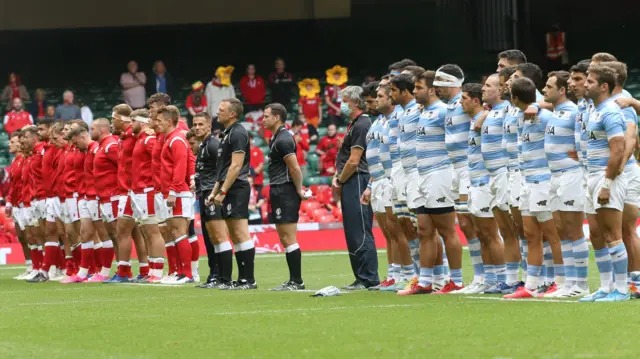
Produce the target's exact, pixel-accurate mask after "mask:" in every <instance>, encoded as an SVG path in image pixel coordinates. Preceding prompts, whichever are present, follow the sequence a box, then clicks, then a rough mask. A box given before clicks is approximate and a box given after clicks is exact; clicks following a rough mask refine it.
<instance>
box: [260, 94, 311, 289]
mask: <svg viewBox="0 0 640 359" xmlns="http://www.w3.org/2000/svg"><path fill="white" fill-rule="evenodd" d="M286 119H287V110H286V109H285V107H284V106H283V105H281V104H279V103H272V104H270V105H268V106H267V107H266V109H265V110H264V119H263V122H264V127H265V128H266V129H267V130H270V131H271V132H273V136H272V137H271V141H269V183H270V189H269V198H270V200H271V212H270V213H269V222H270V223H274V224H275V225H276V230H277V231H278V236H279V237H280V243H282V246H283V247H284V250H285V253H286V257H287V266H289V280H288V281H286V282H284V283H283V284H282V285H280V286H278V287H276V288H273V289H271V290H274V291H290V290H302V289H304V288H305V287H304V282H303V281H302V252H301V251H300V245H298V241H297V240H296V233H297V231H298V212H299V211H300V203H301V202H302V200H303V199H304V198H305V196H304V191H303V190H302V171H301V170H300V166H298V159H297V157H296V141H295V140H294V139H293V135H292V134H291V132H289V131H287V129H286V128H285V127H284V121H285V120H286Z"/></svg>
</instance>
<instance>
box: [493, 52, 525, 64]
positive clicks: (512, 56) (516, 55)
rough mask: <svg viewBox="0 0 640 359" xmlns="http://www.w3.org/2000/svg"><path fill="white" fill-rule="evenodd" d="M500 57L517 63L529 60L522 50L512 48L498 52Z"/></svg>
mask: <svg viewBox="0 0 640 359" xmlns="http://www.w3.org/2000/svg"><path fill="white" fill-rule="evenodd" d="M498 58H499V59H507V60H508V61H509V62H516V63H517V64H524V63H526V62H527V57H526V56H525V55H524V53H523V52H522V51H520V50H516V49H511V50H504V51H502V52H501V53H499V54H498Z"/></svg>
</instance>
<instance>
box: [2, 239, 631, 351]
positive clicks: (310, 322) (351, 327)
mask: <svg viewBox="0 0 640 359" xmlns="http://www.w3.org/2000/svg"><path fill="white" fill-rule="evenodd" d="M464 260H465V264H466V266H465V268H464V269H465V281H467V282H468V281H470V279H471V275H472V272H471V268H470V265H469V263H470V260H469V257H468V252H467V253H465V258H464ZM379 261H380V264H381V265H380V268H381V272H383V273H384V271H385V269H384V268H385V267H386V257H385V255H384V253H380V254H379ZM589 266H590V285H591V288H592V289H594V288H596V286H597V283H598V277H597V271H596V266H595V261H594V260H593V258H591V260H590V265H589ZM21 271H22V267H18V266H7V267H0V358H2V359H10V358H36V357H37V358H41V359H42V358H46V359H53V358H65V359H71V358H82V359H98V358H118V359H128V358H132V359H133V358H136V359H137V358H140V359H143V358H409V357H413V358H469V359H470V358H560V359H564V358H635V357H637V344H638V342H637V341H636V339H637V338H638V331H639V330H640V324H639V322H638V312H639V309H640V300H636V301H634V300H632V301H630V302H626V303H577V302H575V301H574V300H561V299H558V300H544V299H540V300H530V301H527V302H514V301H503V300H501V299H500V297H499V296H473V297H471V298H470V297H464V296H453V295H446V296H436V295H422V296H413V297H398V296H397V295H394V294H393V293H375V292H366V291H363V292H357V293H348V294H344V295H342V296H340V297H330V298H310V294H311V293H308V292H306V293H305V292H299V293H298V292H296V293H294V292H289V293H275V292H270V291H268V289H269V288H271V287H274V286H276V285H278V284H280V283H281V282H282V281H284V280H285V279H286V277H287V269H286V263H285V258H284V255H282V254H280V255H270V254H268V255H258V256H257V258H256V277H257V280H258V284H259V286H260V289H259V290H257V291H246V292H230V291H224V292H223V291H217V290H205V289H198V288H193V287H192V286H181V287H166V286H152V285H114V284H112V285H108V284H77V285H62V284H60V283H44V284H40V285H39V284H29V283H24V282H20V281H16V280H13V279H12V277H13V276H15V275H18V274H19V273H20V272H21ZM200 273H201V275H204V274H206V273H208V268H206V261H204V260H202V261H201V262H200ZM303 273H304V279H305V282H306V284H307V288H308V289H314V290H315V289H319V288H322V287H324V286H328V285H336V286H342V285H344V284H348V283H350V282H351V281H352V280H353V278H352V276H351V275H350V268H349V260H348V257H347V255H346V254H345V253H337V252H331V253H310V254H307V255H305V256H304V258H303ZM634 353H636V354H634Z"/></svg>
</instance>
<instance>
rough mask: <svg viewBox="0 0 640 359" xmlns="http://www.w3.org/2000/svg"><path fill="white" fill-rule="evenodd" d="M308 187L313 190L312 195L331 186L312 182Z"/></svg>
mask: <svg viewBox="0 0 640 359" xmlns="http://www.w3.org/2000/svg"><path fill="white" fill-rule="evenodd" d="M309 189H310V190H311V192H313V195H314V196H317V195H318V193H320V192H323V191H326V190H327V189H329V190H331V187H330V186H327V185H326V184H312V185H311V186H309Z"/></svg>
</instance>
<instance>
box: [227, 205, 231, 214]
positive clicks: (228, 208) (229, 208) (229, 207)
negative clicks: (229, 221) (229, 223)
mask: <svg viewBox="0 0 640 359" xmlns="http://www.w3.org/2000/svg"><path fill="white" fill-rule="evenodd" d="M227 212H229V213H231V203H229V204H228V205H227Z"/></svg>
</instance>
